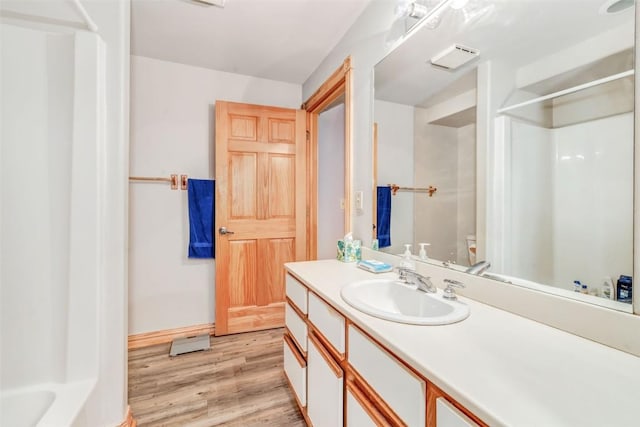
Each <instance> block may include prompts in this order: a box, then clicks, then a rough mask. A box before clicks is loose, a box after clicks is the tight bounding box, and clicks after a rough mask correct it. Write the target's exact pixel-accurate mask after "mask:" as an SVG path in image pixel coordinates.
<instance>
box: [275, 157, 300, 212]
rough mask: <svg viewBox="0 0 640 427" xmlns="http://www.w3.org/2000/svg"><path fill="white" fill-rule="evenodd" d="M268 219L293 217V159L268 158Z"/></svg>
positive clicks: (294, 199)
mask: <svg viewBox="0 0 640 427" xmlns="http://www.w3.org/2000/svg"><path fill="white" fill-rule="evenodd" d="M269 157H270V158H269V160H270V164H269V181H268V182H269V217H270V218H278V217H280V218H282V217H286V218H293V217H294V216H295V213H296V212H295V211H296V209H295V208H296V206H295V201H296V198H295V192H294V190H295V157H294V156H283V155H271V156H269Z"/></svg>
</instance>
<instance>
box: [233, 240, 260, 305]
mask: <svg viewBox="0 0 640 427" xmlns="http://www.w3.org/2000/svg"><path fill="white" fill-rule="evenodd" d="M257 246H258V245H257V242H256V241H255V240H236V241H233V242H229V260H230V265H231V266H232V268H231V269H230V271H229V273H230V274H229V307H244V306H246V305H256V301H257V300H258V298H257V290H256V270H257V268H256V256H257V253H258V251H257Z"/></svg>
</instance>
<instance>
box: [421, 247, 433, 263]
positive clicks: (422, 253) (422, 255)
mask: <svg viewBox="0 0 640 427" xmlns="http://www.w3.org/2000/svg"><path fill="white" fill-rule="evenodd" d="M425 246H431V243H420V253H419V255H420V259H421V260H424V261H426V260H428V259H429V257H427V250H426V249H425V248H424V247H425Z"/></svg>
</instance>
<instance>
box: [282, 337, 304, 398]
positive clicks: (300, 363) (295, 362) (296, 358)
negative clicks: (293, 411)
mask: <svg viewBox="0 0 640 427" xmlns="http://www.w3.org/2000/svg"><path fill="white" fill-rule="evenodd" d="M284 373H285V375H286V376H287V378H288V379H289V384H291V388H292V389H293V393H294V394H295V396H296V400H297V401H298V405H300V408H301V409H302V408H303V407H305V406H306V405H307V363H306V361H305V360H304V358H303V357H302V355H301V354H300V353H299V352H298V349H297V348H296V345H295V344H294V343H293V341H292V340H291V338H290V337H289V335H287V334H284Z"/></svg>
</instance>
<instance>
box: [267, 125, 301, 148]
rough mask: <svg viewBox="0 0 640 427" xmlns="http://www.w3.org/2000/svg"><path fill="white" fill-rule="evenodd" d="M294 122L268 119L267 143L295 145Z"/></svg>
mask: <svg viewBox="0 0 640 427" xmlns="http://www.w3.org/2000/svg"><path fill="white" fill-rule="evenodd" d="M295 131H296V122H295V120H282V119H269V142H285V143H287V144H295V142H296V140H295V138H296V134H295Z"/></svg>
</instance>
